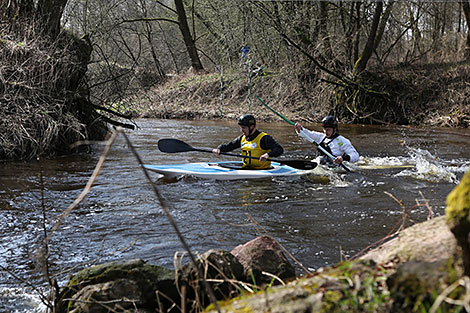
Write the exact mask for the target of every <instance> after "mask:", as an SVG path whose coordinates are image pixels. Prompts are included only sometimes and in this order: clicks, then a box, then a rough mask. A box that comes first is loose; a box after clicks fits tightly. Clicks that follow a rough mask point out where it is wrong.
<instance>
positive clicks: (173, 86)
mask: <svg viewBox="0 0 470 313" xmlns="http://www.w3.org/2000/svg"><path fill="white" fill-rule="evenodd" d="M268 73H269V74H268V75H265V76H258V77H254V78H252V79H251V80H249V79H248V77H247V76H246V75H245V73H243V72H237V71H232V72H227V73H224V74H223V75H221V74H220V73H201V74H191V73H188V74H185V75H178V76H172V77H170V78H169V80H168V81H167V82H166V83H164V84H162V85H159V86H156V87H154V88H151V89H149V90H147V91H146V92H145V93H143V94H139V96H138V98H136V97H135V98H132V99H130V101H131V102H132V103H133V106H132V107H133V111H132V113H133V114H134V116H138V117H153V118H177V119H227V120H230V119H235V118H236V117H238V116H240V115H241V114H244V113H247V112H249V113H252V114H254V115H255V116H256V117H257V118H258V119H259V120H262V121H266V122H269V121H278V120H280V118H279V117H278V116H276V115H275V114H274V113H272V112H271V111H270V110H269V109H267V108H266V107H265V106H264V105H263V104H262V103H261V101H262V102H264V103H265V104H267V105H268V106H270V107H271V108H272V109H274V110H275V111H277V112H279V113H281V114H282V115H284V116H285V117H286V118H288V119H290V120H292V121H302V122H312V123H314V122H318V121H320V120H321V118H322V117H323V116H325V115H327V114H334V115H336V116H338V117H339V119H340V122H341V123H358V124H404V125H413V126H426V127H469V125H470V105H469V104H470V103H469V100H468V99H469V95H470V85H469V84H468V83H467V82H468V81H470V65H469V64H467V63H463V64H439V65H433V66H431V65H427V66H425V67H421V68H416V67H415V68H411V67H410V68H406V69H404V68H398V69H390V70H383V71H378V72H376V73H368V74H367V75H366V76H367V77H366V78H363V79H362V81H361V83H363V84H364V87H365V88H368V89H370V90H371V93H372V91H373V92H377V93H380V96H377V97H376V98H373V97H371V96H367V95H366V96H365V98H364V99H362V102H361V104H360V105H359V104H357V107H354V105H351V104H350V103H349V102H347V101H341V99H339V98H338V96H339V95H341V94H340V93H338V90H337V87H335V86H334V85H332V84H331V83H328V82H322V81H321V80H312V81H308V80H305V79H301V78H300V77H298V76H296V75H295V73H292V72H290V71H288V70H285V69H279V70H278V71H272V72H268ZM397 112H400V113H397Z"/></svg>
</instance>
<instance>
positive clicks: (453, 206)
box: [446, 171, 470, 226]
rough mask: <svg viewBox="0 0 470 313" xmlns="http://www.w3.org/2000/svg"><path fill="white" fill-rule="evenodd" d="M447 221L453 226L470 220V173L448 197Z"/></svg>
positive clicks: (469, 172)
mask: <svg viewBox="0 0 470 313" xmlns="http://www.w3.org/2000/svg"><path fill="white" fill-rule="evenodd" d="M446 219H447V223H448V224H449V225H451V226H454V225H458V224H460V223H462V222H468V221H469V220H470V171H468V172H467V173H465V175H464V176H463V177H462V180H461V181H460V183H459V184H458V185H457V186H456V187H455V188H454V189H453V190H452V191H451V193H449V195H448V196H447V207H446Z"/></svg>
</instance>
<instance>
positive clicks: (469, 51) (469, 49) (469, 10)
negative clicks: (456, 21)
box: [462, 0, 470, 60]
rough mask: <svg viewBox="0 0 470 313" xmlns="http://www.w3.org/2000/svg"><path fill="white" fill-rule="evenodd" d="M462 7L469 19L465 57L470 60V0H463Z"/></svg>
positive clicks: (466, 17)
mask: <svg viewBox="0 0 470 313" xmlns="http://www.w3.org/2000/svg"><path fill="white" fill-rule="evenodd" d="M462 9H463V13H464V15H465V20H466V21H467V40H466V42H465V43H466V44H465V58H466V59H467V60H470V4H469V1H468V0H463V1H462Z"/></svg>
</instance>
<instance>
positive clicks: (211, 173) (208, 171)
mask: <svg viewBox="0 0 470 313" xmlns="http://www.w3.org/2000/svg"><path fill="white" fill-rule="evenodd" d="M241 165H242V162H201V163H186V164H164V165H148V164H146V165H144V167H145V168H146V169H148V170H151V171H153V172H157V173H159V174H162V175H164V176H165V177H168V178H172V177H178V176H181V175H192V176H195V177H200V178H212V179H222V180H230V179H256V178H264V177H274V176H299V175H303V174H306V173H307V172H308V171H303V170H298V169H295V168H292V167H290V166H287V165H283V164H279V163H277V162H272V163H271V168H270V169H266V170H249V169H241V168H237V167H241Z"/></svg>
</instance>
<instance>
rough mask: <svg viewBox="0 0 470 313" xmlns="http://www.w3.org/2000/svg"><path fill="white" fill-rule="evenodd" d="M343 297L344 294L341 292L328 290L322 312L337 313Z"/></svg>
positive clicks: (324, 295)
mask: <svg viewBox="0 0 470 313" xmlns="http://www.w3.org/2000/svg"><path fill="white" fill-rule="evenodd" d="M342 297H343V294H342V293H341V292H339V291H334V290H327V291H326V292H325V293H324V294H323V301H322V306H321V309H322V312H335V311H336V310H338V302H339V300H341V298H342Z"/></svg>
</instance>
